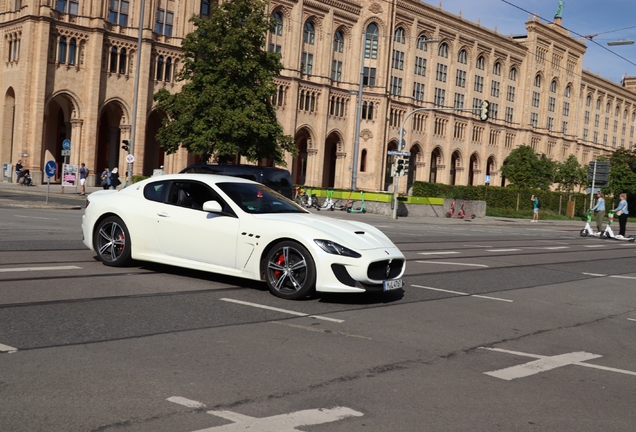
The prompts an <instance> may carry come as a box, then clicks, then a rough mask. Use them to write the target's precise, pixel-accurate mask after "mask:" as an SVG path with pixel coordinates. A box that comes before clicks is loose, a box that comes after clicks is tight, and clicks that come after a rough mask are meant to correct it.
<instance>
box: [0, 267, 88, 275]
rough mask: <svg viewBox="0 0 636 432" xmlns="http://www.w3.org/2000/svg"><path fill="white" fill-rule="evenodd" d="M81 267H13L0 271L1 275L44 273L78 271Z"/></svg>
mask: <svg viewBox="0 0 636 432" xmlns="http://www.w3.org/2000/svg"><path fill="white" fill-rule="evenodd" d="M77 269H81V267H77V266H58V267H13V268H3V269H0V273H9V272H29V271H44V270H77Z"/></svg>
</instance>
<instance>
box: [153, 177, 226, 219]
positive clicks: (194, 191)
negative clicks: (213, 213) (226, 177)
mask: <svg viewBox="0 0 636 432" xmlns="http://www.w3.org/2000/svg"><path fill="white" fill-rule="evenodd" d="M206 201H217V202H218V203H219V204H221V207H223V211H224V212H225V213H230V214H233V211H232V209H231V208H230V207H229V206H228V205H227V203H226V202H225V201H224V200H223V199H222V198H221V197H220V196H219V194H217V193H216V192H215V191H213V190H212V189H211V188H210V187H209V186H208V185H206V184H204V183H200V182H196V181H173V182H172V184H171V186H170V193H169V194H168V199H167V200H166V203H168V204H172V205H177V206H179V207H185V208H191V209H194V210H203V204H204V203H205V202H206Z"/></svg>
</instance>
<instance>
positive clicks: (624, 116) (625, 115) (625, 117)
mask: <svg viewBox="0 0 636 432" xmlns="http://www.w3.org/2000/svg"><path fill="white" fill-rule="evenodd" d="M623 120H627V110H625V111H623Z"/></svg>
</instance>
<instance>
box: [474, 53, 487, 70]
mask: <svg viewBox="0 0 636 432" xmlns="http://www.w3.org/2000/svg"><path fill="white" fill-rule="evenodd" d="M475 67H476V68H477V69H479V70H484V69H485V68H486V60H485V59H484V56H479V57H477V63H476V64H475Z"/></svg>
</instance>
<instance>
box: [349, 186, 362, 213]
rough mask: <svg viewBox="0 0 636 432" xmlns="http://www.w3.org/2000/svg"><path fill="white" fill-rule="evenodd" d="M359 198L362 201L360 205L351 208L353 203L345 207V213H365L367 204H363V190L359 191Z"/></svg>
mask: <svg viewBox="0 0 636 432" xmlns="http://www.w3.org/2000/svg"><path fill="white" fill-rule="evenodd" d="M360 200H361V201H362V204H361V205H360V207H358V208H353V205H350V206H349V208H347V213H366V212H367V206H366V205H365V204H364V191H360Z"/></svg>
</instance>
